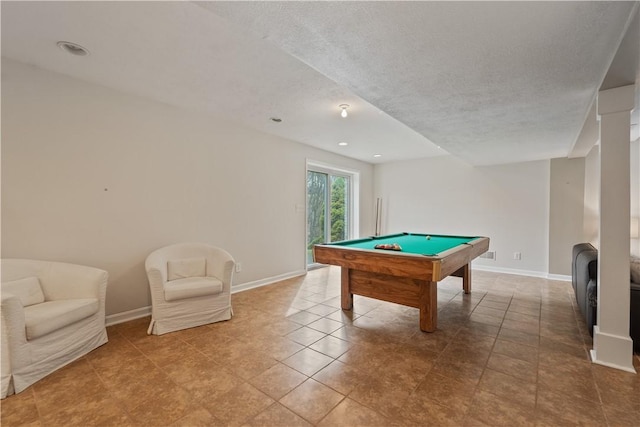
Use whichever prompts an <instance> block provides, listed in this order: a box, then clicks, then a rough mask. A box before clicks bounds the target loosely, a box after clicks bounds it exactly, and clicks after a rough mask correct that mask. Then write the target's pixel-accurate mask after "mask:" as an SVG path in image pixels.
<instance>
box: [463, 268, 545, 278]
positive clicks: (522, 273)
mask: <svg viewBox="0 0 640 427" xmlns="http://www.w3.org/2000/svg"><path fill="white" fill-rule="evenodd" d="M472 267H473V269H474V270H481V271H491V272H492V273H504V274H516V275H518V276H530V277H541V278H543V279H546V278H547V273H544V272H542V271H532V270H519V269H516V268H505V267H491V266H487V265H475V264H472Z"/></svg>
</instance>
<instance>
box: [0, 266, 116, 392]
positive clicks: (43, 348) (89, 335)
mask: <svg viewBox="0 0 640 427" xmlns="http://www.w3.org/2000/svg"><path fill="white" fill-rule="evenodd" d="M107 280H108V273H107V272H106V271H104V270H100V269H97V268H93V267H86V266H82V265H75V264H67V263H62V262H50V261H36V260H28V259H3V260H2V285H1V289H2V295H1V300H2V305H1V309H0V319H1V320H2V325H1V334H2V342H1V346H2V349H1V351H2V354H1V356H2V361H1V362H2V363H1V371H2V372H1V378H0V379H1V382H0V384H1V387H2V389H1V390H0V391H1V395H2V396H1V397H2V398H4V397H6V396H7V395H8V394H13V393H14V392H15V393H19V392H21V391H23V390H24V389H26V388H27V387H29V386H30V385H31V384H33V383H35V382H36V381H38V380H40V379H42V378H44V377H45V376H47V375H49V374H50V373H52V372H54V371H55V370H57V369H59V368H61V367H63V366H65V365H67V364H69V363H71V362H73V361H74V360H76V359H78V358H80V357H82V356H84V355H85V354H87V353H89V352H90V351H91V350H93V349H95V348H96V347H99V346H101V345H102V344H105V343H106V342H107V329H106V327H105V299H106V294H107Z"/></svg>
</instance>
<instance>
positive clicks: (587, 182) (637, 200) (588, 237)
mask: <svg viewBox="0 0 640 427" xmlns="http://www.w3.org/2000/svg"><path fill="white" fill-rule="evenodd" d="M629 148H630V159H629V161H630V179H631V183H630V190H629V192H630V214H631V218H638V217H639V216H640V140H635V141H633V142H631V146H630V147H629ZM584 174H585V178H584V237H585V242H590V243H591V244H593V245H594V246H595V247H596V248H597V247H599V246H600V239H599V219H600V146H599V145H595V146H594V147H593V148H592V149H591V151H590V152H589V154H588V155H587V157H586V158H585V171H584ZM630 251H631V253H632V254H634V255H636V256H640V239H631V241H630Z"/></svg>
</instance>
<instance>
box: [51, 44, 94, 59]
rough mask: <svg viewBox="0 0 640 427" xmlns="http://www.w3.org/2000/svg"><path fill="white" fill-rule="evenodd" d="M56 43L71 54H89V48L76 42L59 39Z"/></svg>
mask: <svg viewBox="0 0 640 427" xmlns="http://www.w3.org/2000/svg"><path fill="white" fill-rule="evenodd" d="M57 45H58V47H59V48H60V49H62V50H64V51H65V52H67V53H70V54H72V55H76V56H87V55H89V49H87V48H86V47H82V46H80V45H79V44H76V43H71V42H64V41H60V42H58V43H57Z"/></svg>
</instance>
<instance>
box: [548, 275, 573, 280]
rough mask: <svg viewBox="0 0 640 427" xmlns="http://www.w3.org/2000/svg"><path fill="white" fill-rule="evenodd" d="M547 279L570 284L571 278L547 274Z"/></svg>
mask: <svg viewBox="0 0 640 427" xmlns="http://www.w3.org/2000/svg"><path fill="white" fill-rule="evenodd" d="M547 279H549V280H559V281H561V282H570V281H571V276H567V275H566V274H551V273H549V274H547Z"/></svg>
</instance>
